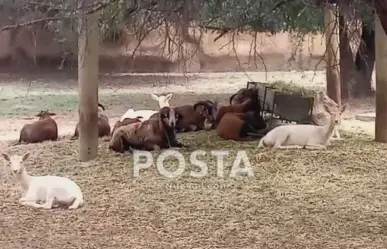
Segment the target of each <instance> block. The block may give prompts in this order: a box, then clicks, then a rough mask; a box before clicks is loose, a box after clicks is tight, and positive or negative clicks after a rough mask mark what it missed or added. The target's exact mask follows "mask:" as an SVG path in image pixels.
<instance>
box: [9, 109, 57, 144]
mask: <svg viewBox="0 0 387 249" xmlns="http://www.w3.org/2000/svg"><path fill="white" fill-rule="evenodd" d="M55 115H56V114H55V113H53V112H49V111H48V110H46V111H41V112H40V113H38V114H37V115H36V116H37V117H39V120H37V121H35V122H34V123H32V124H26V125H24V126H23V128H22V129H21V131H20V137H19V141H18V142H17V143H16V144H20V143H22V142H26V143H40V142H43V141H47V140H51V141H55V140H57V139H58V125H57V123H56V122H55V120H53V119H52V118H51V116H55Z"/></svg>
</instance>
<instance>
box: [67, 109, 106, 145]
mask: <svg viewBox="0 0 387 249" xmlns="http://www.w3.org/2000/svg"><path fill="white" fill-rule="evenodd" d="M98 106H99V107H101V108H102V110H104V111H105V107H104V106H103V105H101V104H100V103H98ZM97 125H98V137H104V136H109V135H110V124H109V119H108V117H107V116H106V115H104V114H102V113H98V123H97ZM78 137H79V122H78V123H77V125H76V126H75V131H74V136H72V138H71V139H72V140H74V139H77V138H78Z"/></svg>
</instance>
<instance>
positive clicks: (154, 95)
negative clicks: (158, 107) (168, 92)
mask: <svg viewBox="0 0 387 249" xmlns="http://www.w3.org/2000/svg"><path fill="white" fill-rule="evenodd" d="M151 97H152V99H154V100H156V101H158V100H159V96H157V95H156V94H154V93H151Z"/></svg>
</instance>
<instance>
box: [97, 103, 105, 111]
mask: <svg viewBox="0 0 387 249" xmlns="http://www.w3.org/2000/svg"><path fill="white" fill-rule="evenodd" d="M98 106H99V107H101V108H102V110H104V111H105V107H104V106H103V105H102V104H100V103H98Z"/></svg>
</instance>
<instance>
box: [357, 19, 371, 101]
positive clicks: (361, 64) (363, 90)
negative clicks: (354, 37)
mask: <svg viewBox="0 0 387 249" xmlns="http://www.w3.org/2000/svg"><path fill="white" fill-rule="evenodd" d="M374 63H375V31H374V29H373V28H372V27H369V26H368V25H367V24H365V23H363V25H362V34H361V41H360V46H359V49H358V51H357V53H356V59H355V65H356V78H355V85H354V87H353V94H354V96H355V97H364V96H372V95H373V91H372V89H371V80H372V71H373V68H374Z"/></svg>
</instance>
